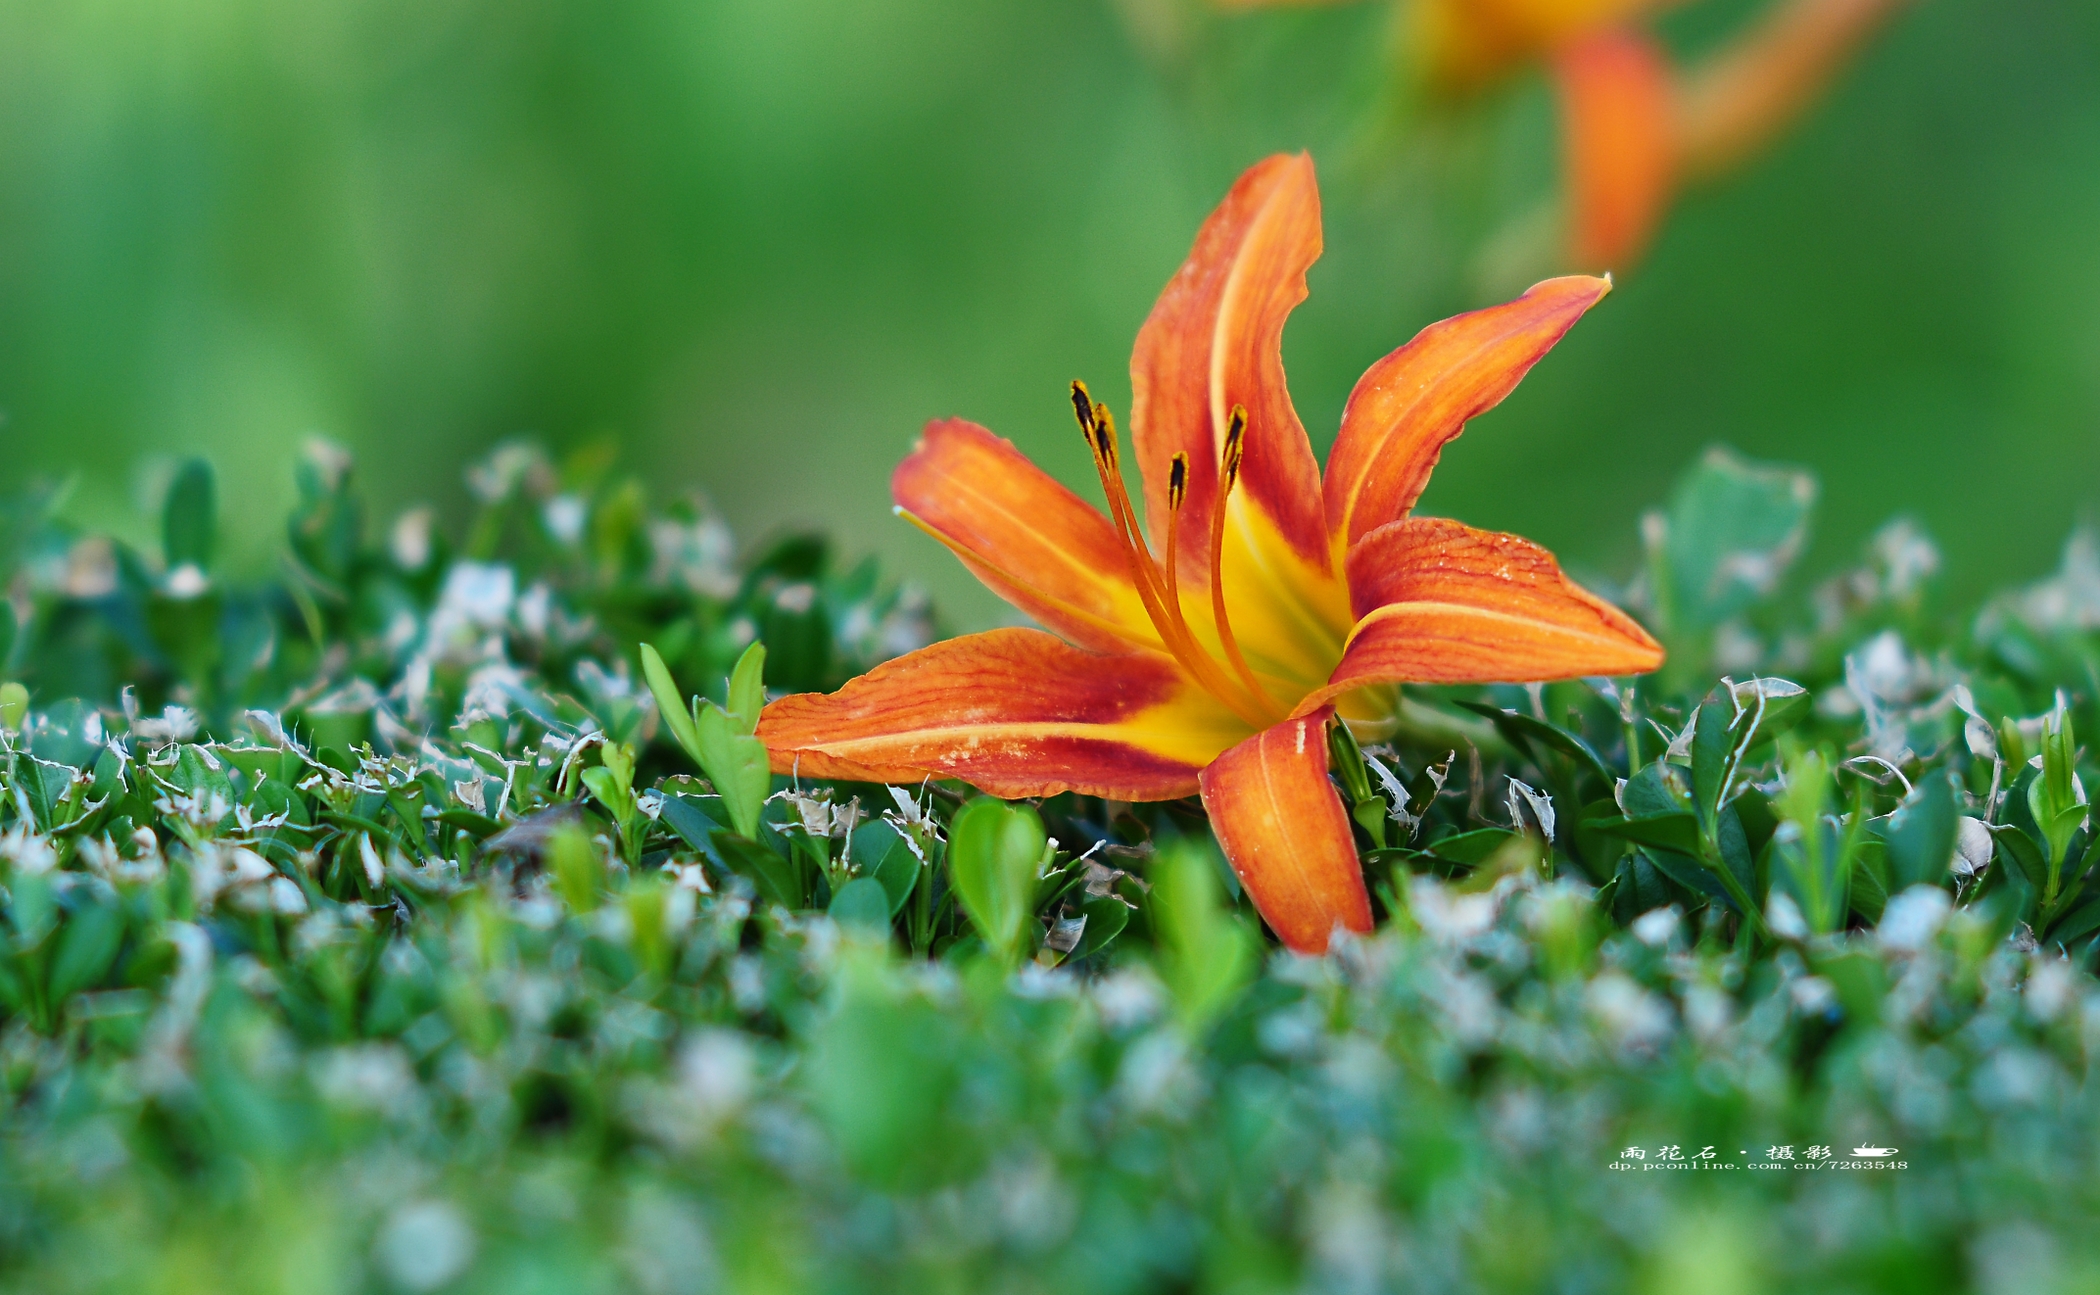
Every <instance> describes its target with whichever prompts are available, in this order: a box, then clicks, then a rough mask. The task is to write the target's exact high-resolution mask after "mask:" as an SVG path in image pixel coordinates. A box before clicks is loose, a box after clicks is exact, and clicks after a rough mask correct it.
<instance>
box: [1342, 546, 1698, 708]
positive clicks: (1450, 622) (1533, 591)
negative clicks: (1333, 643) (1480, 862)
mask: <svg viewBox="0 0 2100 1295" xmlns="http://www.w3.org/2000/svg"><path fill="white" fill-rule="evenodd" d="M1349 577H1350V580H1349V587H1350V594H1351V596H1352V597H1353V599H1354V600H1355V606H1356V609H1357V612H1358V614H1359V616H1360V617H1361V619H1359V620H1358V622H1357V626H1356V632H1355V633H1354V634H1352V635H1351V636H1350V639H1349V646H1348V649H1347V650H1346V651H1345V652H1344V653H1343V654H1342V663H1341V664H1340V665H1338V666H1336V667H1335V671H1334V675H1333V677H1332V678H1331V679H1330V680H1329V681H1328V684H1327V687H1325V688H1323V689H1321V690H1320V691H1318V692H1316V693H1314V694H1313V695H1312V696H1311V697H1309V698H1307V699H1306V701H1305V702H1304V703H1302V704H1301V706H1300V709H1301V710H1302V709H1306V708H1308V707H1311V706H1316V705H1319V704H1321V703H1322V702H1324V701H1326V700H1327V699H1329V698H1332V697H1337V696H1340V695H1341V694H1342V693H1344V692H1348V691H1350V690H1351V689H1355V688H1361V687H1363V686H1365V685H1367V684H1387V683H1531V682H1537V681H1543V680H1548V679H1573V678H1578V677H1580V676H1583V675H1624V674H1645V673H1647V672H1648V671H1650V670H1653V669H1655V668H1656V667H1657V666H1660V665H1661V664H1662V659H1663V651H1662V648H1661V646H1660V645H1658V644H1657V643H1656V641H1655V640H1654V639H1652V638H1650V637H1649V636H1648V632H1647V631H1646V630H1644V629H1642V628H1641V627H1640V626H1639V625H1638V624H1637V623H1635V621H1634V619H1633V618H1632V617H1630V616H1628V615H1627V614H1626V613H1624V612H1622V611H1620V610H1619V609H1618V608H1616V607H1613V606H1612V605H1611V604H1610V603H1607V602H1605V601H1604V600H1603V599H1601V598H1599V597H1597V596H1596V595H1595V594H1593V593H1590V592H1589V591H1588V590H1586V589H1583V588H1581V587H1580V586H1578V585H1577V584H1575V583H1574V582H1573V581H1571V580H1569V579H1568V578H1567V577H1566V576H1564V575H1562V574H1561V570H1560V564H1559V563H1557V562H1555V561H1554V560H1553V555H1552V554H1551V553H1548V552H1547V551H1546V550H1544V549H1542V548H1540V547H1539V546H1538V545H1536V544H1533V543H1532V542H1531V541H1529V540H1525V539H1519V538H1518V537H1517V536H1514V535H1504V534H1501V533H1500V532H1497V531H1483V530H1476V529H1474V528H1473V527H1471V526H1466V525H1462V524H1461V523H1458V522H1453V521H1446V520H1444V519H1442V518H1434V517H1418V518H1410V519H1409V520H1407V521H1403V522H1395V523H1393V524H1392V525H1390V526H1386V527H1383V528H1381V529H1380V530H1378V531H1376V532H1374V533H1372V534H1371V535H1369V536H1366V537H1365V538H1364V540H1363V542H1362V543H1360V544H1358V545H1357V546H1356V547H1355V548H1354V549H1352V550H1350V553H1349Z"/></svg>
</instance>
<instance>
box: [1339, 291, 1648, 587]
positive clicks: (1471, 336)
mask: <svg viewBox="0 0 2100 1295" xmlns="http://www.w3.org/2000/svg"><path fill="white" fill-rule="evenodd" d="M1610 291H1611V281H1610V280H1609V279H1591V278H1585V277H1579V276H1578V277H1569V278H1564V279H1548V280H1546V281H1545V282H1544V283H1541V284H1538V285H1537V286H1535V287H1533V288H1532V289H1531V291H1529V292H1527V293H1525V294H1524V295H1523V296H1521V297H1519V298H1517V299H1516V300H1515V301H1511V302H1506V303H1504V304H1502V305H1499V306H1490V307H1488V308H1487V309H1485V310H1476V311H1473V312H1471V313H1469V314H1464V315H1458V316H1455V317H1453V318H1451V319H1446V320H1444V321H1442V322H1440V323H1435V324H1431V325H1430V326H1429V327H1427V328H1425V329H1423V330H1422V331H1421V332H1419V333H1417V334H1416V335H1415V337H1414V340H1413V341H1411V342H1409V343H1408V344H1407V345H1405V346H1403V347H1401V348H1400V349H1399V350H1397V351H1394V352H1393V353H1392V354H1391V355H1388V356H1386V357H1385V358H1384V359H1382V360H1380V361H1378V363H1376V364H1374V365H1372V366H1371V367H1370V369H1369V370H1368V371H1366V372H1365V373H1364V376H1363V377H1362V378H1360V379H1358V381H1357V383H1356V389H1355V390H1354V391H1352V392H1350V393H1349V403H1348V405H1347V406H1346V407H1344V409H1343V411H1342V430H1341V433H1340V434H1339V435H1338V436H1337V437H1336V438H1335V442H1334V452H1333V453H1332V454H1330V455H1329V456H1328V459H1327V480H1326V485H1325V492H1326V508H1327V528H1328V535H1329V539H1330V542H1331V543H1332V544H1333V545H1334V547H1335V550H1336V552H1337V553H1338V554H1340V553H1347V552H1348V551H1349V548H1350V546H1352V545H1354V544H1356V543H1357V542H1358V541H1359V540H1361V539H1362V538H1363V537H1364V536H1366V535H1369V534H1370V533H1371V532H1372V531H1375V530H1377V529H1378V528H1379V527H1381V526H1384V525H1386V524H1387V523H1389V522H1396V521H1399V520H1400V519H1401V518H1403V517H1405V516H1407V512H1408V510H1409V509H1410V508H1413V507H1414V506H1415V500H1416V499H1418V498H1420V497H1421V494H1422V488H1423V487H1424V486H1426V485H1428V484H1429V474H1430V472H1431V470H1432V469H1434V468H1435V467H1436V463H1437V458H1438V456H1439V455H1441V454H1442V453H1443V449H1444V446H1445V445H1447V444H1449V443H1450V442H1451V440H1452V439H1453V438H1455V437H1456V436H1457V435H1458V434H1459V433H1460V432H1462V431H1464V430H1465V427H1466V423H1467V421H1468V420H1470V419H1473V418H1476V417H1478V416H1479V415H1481V414H1484V413H1486V412H1487V411H1488V410H1490V409H1493V408H1494V407H1495V406H1496V405H1498V404H1500V403H1501V402H1502V398H1503V397H1504V396H1507V395H1508V394H1509V393H1510V392H1511V391H1512V390H1514V389H1515V388H1516V385H1517V383H1518V382H1520V381H1522V380H1523V377H1524V375H1525V374H1526V373H1529V372H1530V371H1531V366H1532V365H1534V364H1537V363H1538V362H1539V360H1540V359H1541V358H1543V357H1544V356H1545V354H1546V352H1548V351H1550V350H1552V349H1553V346H1554V343H1556V342H1558V341H1560V339H1561V338H1562V337H1563V336H1565V335H1566V333H1567V331H1568V330H1569V329H1570V328H1573V327H1574V326H1575V321H1576V320H1578V319H1580V318H1582V316H1583V312H1585V311H1587V310H1588V309H1589V308H1590V307H1591V306H1594V305H1596V304H1597V303H1598V302H1599V301H1600V300H1602V299H1603V297H1604V294H1606V293H1608V292H1610Z"/></svg>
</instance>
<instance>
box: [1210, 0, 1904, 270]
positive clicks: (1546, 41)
mask: <svg viewBox="0 0 2100 1295" xmlns="http://www.w3.org/2000/svg"><path fill="white" fill-rule="evenodd" d="M1333 2H1334V0H1218V3H1219V4H1220V5H1222V6H1223V7H1226V8H1233V9H1251V8H1261V7H1281V6H1284V5H1306V4H1326V3H1333ZM1682 2H1683V0H1413V3H1412V4H1411V5H1410V6H1409V10H1408V19H1409V25H1410V27H1411V30H1412V35H1413V38H1414V39H1413V48H1414V50H1415V52H1416V55H1417V58H1418V61H1419V63H1420V66H1421V71H1422V74H1423V76H1424V78H1425V79H1426V80H1427V81H1428V83H1429V84H1430V85H1431V86H1432V87H1433V88H1435V89H1437V90H1439V91H1442V92H1444V93H1453V94H1464V93H1471V92H1473V91H1477V90H1481V89H1484V88H1485V87H1487V86H1489V85H1492V84H1494V83H1495V82H1497V81H1499V80H1501V79H1503V78H1504V77H1506V76H1508V75H1509V74H1510V73H1512V72H1514V71H1515V70H1516V69H1518V68H1520V67H1522V66H1525V65H1527V64H1530V63H1543V64H1546V65H1548V66H1549V67H1550V68H1551V70H1552V73H1553V78H1554V81H1555V84H1556V86H1557V88H1558V91H1559V97H1560V105H1561V134H1562V149H1563V154H1564V157H1565V171H1566V186H1567V196H1568V224H1569V228H1568V239H1569V246H1568V253H1569V255H1571V256H1572V257H1573V258H1574V259H1575V260H1576V262H1578V263H1580V264H1584V265H1597V266H1607V265H1608V266H1617V267H1620V268H1624V267H1626V266H1628V265H1630V264H1632V263H1633V262H1634V261H1635V260H1637V259H1638V258H1639V257H1640V255H1641V253H1642V252H1643V251H1645V250H1646V248H1647V245H1648V242H1649V240H1650V239H1651V238H1652V237H1653V235H1654V233H1655V229H1656V226H1657V225H1658V224H1659V223H1660V221H1661V219H1662V217H1663V215H1664V213H1665V212H1666V211H1667V210H1668V208H1669V205H1670V203H1671V202H1672V200H1673V199H1674V198H1675V196H1676V194H1677V192H1678V191H1679V190H1680V189H1681V188H1683V186H1684V185H1686V184H1687V183H1691V182H1695V181H1699V180H1703V179H1708V178H1712V177H1714V176H1718V175H1721V174H1724V173H1726V172H1728V171H1730V170H1732V169H1734V168H1735V167H1736V166H1738V165H1740V164H1741V163H1743V162H1744V161H1745V160H1747V159H1748V157H1749V156H1750V155H1751V154H1753V153H1755V152H1756V151H1757V149H1759V148H1760V147H1762V146H1763V145H1764V144H1766V143H1767V142H1769V141H1770V140H1771V139H1772V138H1774V137H1775V136H1777V135H1778V134H1779V133H1780V132H1781V131H1782V130H1784V129H1785V128H1786V127H1787V126H1788V125H1789V124H1790V123H1792V122H1793V121H1794V120H1795V119H1796V118H1798V117H1799V116H1800V115H1801V114H1802V113H1803V112H1805V111H1806V110H1807V108H1808V106H1809V105H1810V104H1811V103H1813V102H1814V101H1815V99H1816V98H1817V97H1818V96H1819V95H1820V94H1821V93H1822V91H1823V89H1824V87H1825V86H1826V85H1828V84H1829V82H1830V81H1831V79H1832V78H1833V77H1835V76H1836V74H1837V71H1838V69H1839V68H1840V67H1841V66H1842V65H1843V64H1844V62H1845V60H1846V59H1847V58H1848V57H1850V56H1851V54H1852V53H1853V51H1854V50H1856V49H1857V48H1858V47H1859V45H1860V44H1861V43H1862V42H1864V41H1865V40H1866V38H1867V37H1868V36H1869V35H1870V34H1871V33H1872V32H1873V31H1874V29H1875V28H1876V27H1877V26H1879V25H1880V24H1881V22H1882V21H1883V20H1884V19H1886V18H1887V17H1888V16H1889V15H1890V14H1892V13H1893V12H1894V11H1895V10H1896V9H1897V8H1898V7H1899V6H1900V5H1901V4H1903V3H1904V0H1777V3H1775V4H1773V5H1772V6H1771V7H1770V8H1769V9H1767V10H1766V11H1765V12H1764V13H1763V14H1762V15H1761V16H1760V17H1759V18H1758V19H1757V20H1756V21H1755V22H1754V23H1752V24H1751V26H1750V27H1748V28H1747V29H1745V30H1744V31H1743V32H1742V33H1741V34H1740V35H1738V36H1736V37H1735V38H1734V39H1733V40H1731V41H1730V42H1729V43H1727V44H1726V45H1724V46H1723V47H1722V48H1721V49H1720V50H1719V51H1718V52H1717V53H1715V54H1713V55H1712V56H1710V57H1709V58H1707V59H1706V60H1705V61H1703V62H1701V63H1699V64H1697V65H1695V66H1693V67H1690V68H1686V69H1678V68H1675V67H1673V66H1672V64H1671V61H1670V58H1669V56H1668V55H1667V54H1666V53H1665V52H1664V50H1663V49H1662V47H1661V46H1660V45H1659V44H1658V43H1657V42H1656V41H1655V39H1654V38H1653V37H1652V36H1650V35H1649V34H1648V32H1647V31H1646V30H1645V29H1644V26H1643V22H1644V20H1646V19H1648V18H1650V17H1652V16H1654V15H1655V14H1657V13H1659V12H1662V11H1664V10H1667V9H1671V8H1674V7H1676V6H1677V5H1678V4H1681V3H1682Z"/></svg>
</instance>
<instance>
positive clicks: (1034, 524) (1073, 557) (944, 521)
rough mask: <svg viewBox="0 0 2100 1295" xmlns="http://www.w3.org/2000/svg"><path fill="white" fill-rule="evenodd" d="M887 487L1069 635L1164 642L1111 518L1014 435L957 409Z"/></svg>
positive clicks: (1021, 603) (962, 554) (967, 559)
mask: <svg viewBox="0 0 2100 1295" xmlns="http://www.w3.org/2000/svg"><path fill="white" fill-rule="evenodd" d="M890 494H891V497H892V498H894V499H895V500H896V501H897V507H898V509H899V510H900V511H901V512H903V513H904V514H905V515H906V516H907V517H909V518H910V520H911V521H912V522H913V523H914V524H916V525H917V526H919V527H920V528H921V529H923V530H925V531H926V532H927V533H928V534H930V535H932V536H933V537H934V538H935V539H937V540H939V541H941V543H943V544H946V545H947V546H948V547H949V548H950V549H952V550H954V552H955V555H956V556H957V557H959V558H961V559H962V561H963V565H964V566H966V567H968V568H969V569H970V573H971V574H972V575H974V576H976V577H977V578H978V579H979V580H982V581H984V583H985V584H986V585H987V586H989V587H990V588H991V590H992V592H994V593H996V594H998V595H999V596H1000V597H1001V598H1004V599H1006V601H1008V602H1010V603H1012V604H1013V605H1014V606H1016V607H1018V608H1020V609H1021V610H1022V611H1024V612H1027V613H1028V614H1029V615H1030V616H1033V617H1035V619H1036V620H1038V621H1040V622H1041V623H1042V624H1044V625H1046V626H1048V627H1049V628H1051V629H1053V630H1055V631H1057V632H1058V633H1059V634H1062V635H1063V636H1064V637H1066V638H1067V639H1070V640H1071V641H1072V642H1074V643H1078V644H1081V645H1083V646H1086V647H1090V648H1095V649H1098V650H1101V651H1125V650H1128V649H1130V648H1133V647H1146V648H1155V649H1156V648H1158V647H1159V646H1160V642H1159V634H1158V631H1156V630H1154V629H1153V627H1152V622H1151V620H1150V618H1148V617H1147V616H1146V615H1145V607H1144V603H1143V601H1142V600H1141V599H1140V598H1139V597H1138V593H1137V588H1136V586H1134V585H1133V584H1132V583H1131V580H1130V564H1129V559H1128V558H1127V556H1126V554H1125V550H1124V548H1123V544H1122V542H1121V541H1120V540H1119V539H1117V537H1116V531H1115V527H1114V526H1113V525H1112V524H1111V523H1110V522H1109V520H1108V518H1106V517H1104V516H1102V514H1101V512H1100V510H1098V509H1096V508H1095V507H1093V506H1092V505H1091V504H1089V503H1087V502H1086V501H1085V500H1083V499H1081V498H1080V497H1079V496H1078V495H1075V494H1073V493H1072V492H1071V491H1070V490H1067V489H1066V488H1065V487H1064V486H1062V485H1060V484H1059V483H1058V482H1057V481H1056V480H1055V479H1053V478H1052V477H1051V476H1050V475H1049V474H1048V473H1046V472H1044V471H1043V470H1042V469H1041V468H1038V467H1037V466H1035V464H1033V463H1031V462H1029V461H1028V458H1027V456H1026V455H1024V454H1022V453H1021V452H1020V451H1019V450H1017V449H1015V448H1014V445H1013V442H1011V441H1009V440H1006V439H1005V438H1003V437H999V436H995V435H993V434H992V433H991V432H988V431H986V430H985V429H984V428H982V427H979V426H978V425H977V424H975V423H970V422H965V421H963V420H962V419H959V418H954V419H946V420H943V421H939V422H933V423H928V424H927V425H926V432H925V435H924V436H923V437H921V438H920V441H919V444H918V446H917V447H916V448H915V449H913V451H912V452H911V455H910V456H909V457H907V458H906V459H905V460H904V462H902V463H900V464H898V465H897V471H896V473H895V475H893V476H892V477H891V478H890Z"/></svg>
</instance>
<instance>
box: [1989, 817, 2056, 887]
mask: <svg viewBox="0 0 2100 1295" xmlns="http://www.w3.org/2000/svg"><path fill="white" fill-rule="evenodd" d="M1991 837H1992V839H1994V840H1996V841H1997V843H1998V848H1999V850H2000V851H2001V852H2002V853H2003V854H2004V855H2005V856H2006V857H2007V858H2008V859H2011V860H2012V863H2013V866H2014V867H2015V868H2017V869H2019V872H2020V877H2021V879H2022V880H2024V881H2025V882H2026V883H2027V884H2028V885H2029V886H2032V887H2033V888H2034V889H2035V890H2037V891H2039V890H2041V888H2042V887H2043V885H2045V884H2046V883H2047V882H2048V880H2049V860H2048V859H2046V858H2045V857H2043V855H2042V845H2041V843H2040V842H2038V841H2036V840H2035V839H2034V838H2033V837H2031V836H2029V835H2028V834H2027V833H2025V832H2023V831H2021V830H2020V829H2019V828H2017V827H2007V826H2003V825H2001V826H1997V827H1994V828H1992V829H1991Z"/></svg>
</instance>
